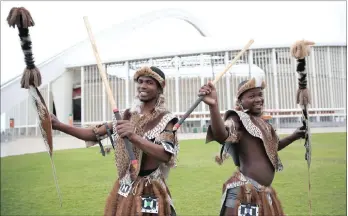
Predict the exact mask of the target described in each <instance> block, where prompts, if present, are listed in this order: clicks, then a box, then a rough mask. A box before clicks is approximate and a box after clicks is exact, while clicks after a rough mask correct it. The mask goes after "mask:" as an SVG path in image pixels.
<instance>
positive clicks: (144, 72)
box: [134, 66, 166, 89]
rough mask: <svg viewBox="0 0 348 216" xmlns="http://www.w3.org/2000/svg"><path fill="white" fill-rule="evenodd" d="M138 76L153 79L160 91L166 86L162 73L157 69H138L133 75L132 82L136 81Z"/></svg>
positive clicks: (152, 67)
mask: <svg viewBox="0 0 348 216" xmlns="http://www.w3.org/2000/svg"><path fill="white" fill-rule="evenodd" d="M140 76H149V77H152V78H154V79H155V80H156V81H157V82H158V83H159V84H160V86H161V87H162V89H164V87H165V85H166V83H165V80H166V77H165V75H164V73H163V71H161V70H160V69H159V68H157V67H154V66H151V67H142V68H140V69H139V70H138V71H137V72H135V74H134V81H137V80H138V78H139V77H140Z"/></svg>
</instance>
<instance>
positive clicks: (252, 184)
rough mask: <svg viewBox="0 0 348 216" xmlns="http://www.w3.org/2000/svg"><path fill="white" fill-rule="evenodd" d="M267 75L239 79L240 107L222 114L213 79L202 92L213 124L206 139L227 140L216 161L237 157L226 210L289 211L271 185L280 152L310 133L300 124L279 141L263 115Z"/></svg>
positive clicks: (223, 209)
mask: <svg viewBox="0 0 348 216" xmlns="http://www.w3.org/2000/svg"><path fill="white" fill-rule="evenodd" d="M265 86H266V83H265V81H264V80H263V78H262V77H252V78H251V79H250V80H246V81H243V82H241V83H240V84H239V87H238V92H237V95H236V98H237V101H236V108H235V110H228V111H227V112H226V113H225V114H224V119H222V118H221V116H220V111H219V106H218V100H217V98H218V97H217V92H216V89H215V87H214V86H213V84H212V83H211V82H209V83H208V84H206V85H204V86H203V87H201V89H200V91H199V95H205V96H204V99H203V101H204V102H205V103H206V104H207V105H208V106H209V110H210V119H211V125H210V126H209V128H208V132H207V136H206V143H209V142H211V141H214V140H215V141H217V142H218V143H220V144H221V145H222V149H221V152H220V155H219V156H217V157H216V159H215V160H216V162H217V163H219V164H222V162H223V160H224V159H226V158H227V157H228V156H229V155H231V156H232V158H233V160H234V163H235V165H236V166H237V171H236V172H235V173H234V174H233V175H232V176H231V177H230V178H229V179H228V180H227V181H226V182H225V183H224V185H223V197H222V203H221V210H220V215H235V216H237V215H260V216H261V215H262V216H268V215H277V216H279V215H284V213H283V209H282V206H281V203H280V201H279V199H278V197H277V195H276V192H275V190H274V189H273V188H272V187H271V184H272V181H273V178H274V174H275V171H281V170H282V169H283V165H282V163H281V161H280V159H279V157H278V153H277V152H278V151H280V150H282V149H283V148H285V147H286V146H288V145H289V144H291V143H292V142H294V141H295V140H297V139H300V138H302V137H303V136H304V131H302V130H300V129H297V130H296V131H295V132H294V133H293V134H292V135H290V136H288V137H286V138H284V139H281V140H279V138H278V136H277V134H276V133H275V130H274V129H273V127H272V125H270V124H269V123H267V122H266V121H265V120H264V119H263V118H262V114H263V105H264V97H263V89H264V88H265Z"/></svg>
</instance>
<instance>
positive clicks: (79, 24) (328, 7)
mask: <svg viewBox="0 0 348 216" xmlns="http://www.w3.org/2000/svg"><path fill="white" fill-rule="evenodd" d="M21 6H23V7H25V8H27V9H28V10H29V11H30V12H31V15H32V17H33V19H34V21H35V26H34V27H32V28H31V29H30V33H31V38H32V41H33V52H34V58H35V60H36V64H40V63H41V62H43V61H45V60H47V59H48V58H50V57H52V56H54V55H55V54H58V53H59V52H61V51H63V50H64V49H67V48H69V47H70V46H72V45H74V44H75V43H77V42H79V41H81V40H83V39H85V38H86V37H87V32H86V29H85V26H84V22H83V16H88V18H89V22H90V24H91V26H92V30H93V32H94V33H97V32H98V31H100V30H103V29H105V28H110V27H111V26H112V25H114V24H118V23H121V22H122V21H124V20H127V19H131V18H135V17H139V16H140V15H141V14H145V13H148V12H151V11H153V10H159V9H165V8H177V9H183V10H186V11H187V12H189V13H190V14H191V15H193V16H194V17H195V18H197V19H199V20H200V21H201V22H202V23H203V24H204V25H205V27H206V28H207V29H208V30H209V32H210V34H211V36H212V37H215V38H225V39H228V40H230V41H234V40H235V41H236V40H243V41H245V42H246V41H248V40H249V39H250V38H253V39H255V41H257V40H260V41H272V42H274V43H284V42H292V41H295V40H298V39H302V38H305V39H309V40H312V41H320V42H345V41H346V27H347V24H346V8H347V7H346V2H345V1H336V2H335V1H308V2H303V1H292V2H290V1H286V2H281V1H279V2H275V1H268V2H262V1H257V2H252V1H245V2H237V1H221V2H215V1H214V2H212V1H211V2H208V1H202V2H199V1H192V2H186V1H185V2H184V1H178V2H174V1H171V2H165V1H162V2H161V1H153V2H142V1H141V2H135V1H130V2H121V1H115V2H112V1H105V2H99V1H98V2H93V1H75V2H70V1H61V2H49V1H47V2H44V1H42V2H41V1H37V2H31V1H22V2H20V1H5V2H3V1H1V84H2V83H4V82H6V81H8V80H10V79H12V78H14V77H15V76H17V75H19V74H21V73H22V72H23V69H24V67H25V64H24V56H23V53H22V51H21V48H20V43H19V37H18V30H17V29H13V28H9V27H8V25H7V22H6V18H7V15H8V13H9V11H10V9H11V8H12V7H21ZM161 37H162V38H163V37H165V38H166V41H168V38H170V39H172V41H173V43H176V42H180V40H183V39H184V38H185V39H187V40H194V39H195V38H197V37H201V36H200V35H198V33H197V32H196V31H195V30H194V29H193V28H192V27H191V26H189V24H187V23H185V22H183V21H179V20H170V19H168V20H160V21H156V22H154V23H153V24H150V25H149V26H145V27H143V28H142V29H139V30H137V31H135V34H133V35H132V37H131V38H132V39H134V40H137V38H139V40H141V41H144V42H146V41H147V40H149V41H151V40H152V41H154V40H155V41H156V44H157V43H158V45H159V46H160V45H161ZM138 44H139V42H138ZM242 45H244V44H242ZM117 52H122V50H117ZM2 122H3V118H2ZM1 127H2V128H3V123H2V124H1Z"/></svg>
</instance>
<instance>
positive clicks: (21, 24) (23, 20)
mask: <svg viewBox="0 0 348 216" xmlns="http://www.w3.org/2000/svg"><path fill="white" fill-rule="evenodd" d="M7 23H8V24H9V26H10V27H13V28H14V27H15V26H17V27H18V28H29V27H31V26H34V25H35V23H34V20H33V18H32V17H31V15H30V12H29V11H28V10H27V9H25V8H24V7H13V8H12V9H11V10H10V13H9V14H8V16H7Z"/></svg>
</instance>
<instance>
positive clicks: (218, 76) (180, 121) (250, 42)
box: [174, 40, 254, 130]
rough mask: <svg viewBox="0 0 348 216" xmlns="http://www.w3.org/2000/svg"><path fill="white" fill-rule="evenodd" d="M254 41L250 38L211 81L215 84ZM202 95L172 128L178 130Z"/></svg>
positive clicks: (201, 97)
mask: <svg viewBox="0 0 348 216" xmlns="http://www.w3.org/2000/svg"><path fill="white" fill-rule="evenodd" d="M252 43H254V40H250V41H249V42H248V43H247V44H246V45H245V47H244V48H243V49H242V50H241V51H240V52H239V53H238V55H237V56H236V57H234V59H233V60H232V62H231V63H230V64H229V65H228V66H227V67H226V68H225V70H224V71H222V72H221V73H219V74H218V75H217V76H216V77H215V79H214V81H213V85H215V84H216V83H217V82H218V81H219V80H220V78H221V77H222V76H223V75H224V74H225V73H226V72H227V71H228V70H229V69H230V68H231V67H232V65H233V64H235V63H236V62H237V60H238V59H239V58H240V57H241V56H242V55H243V54H244V53H245V52H246V51H247V49H249V47H250V46H251V44H252ZM203 97H204V96H200V97H198V98H197V100H196V101H195V102H194V104H193V105H192V106H191V107H190V109H189V110H188V111H187V112H186V113H185V114H184V116H183V117H182V118H181V119H180V120H179V122H178V123H176V124H175V125H174V130H178V129H179V128H180V126H181V125H182V123H184V121H185V119H186V118H187V117H188V116H189V115H190V114H191V113H192V112H193V110H194V109H196V107H197V106H198V104H199V103H200V102H202V100H203Z"/></svg>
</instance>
